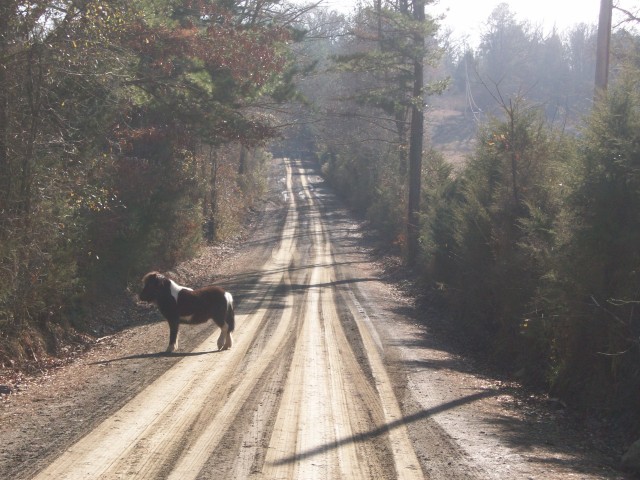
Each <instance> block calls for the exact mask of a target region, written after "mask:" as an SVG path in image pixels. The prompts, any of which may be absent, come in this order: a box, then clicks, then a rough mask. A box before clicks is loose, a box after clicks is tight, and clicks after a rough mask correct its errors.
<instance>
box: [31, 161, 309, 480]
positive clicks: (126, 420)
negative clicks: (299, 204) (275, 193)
mask: <svg viewBox="0 0 640 480" xmlns="http://www.w3.org/2000/svg"><path fill="white" fill-rule="evenodd" d="M287 187H288V189H289V190H290V189H291V174H290V170H289V169H288V175H287ZM294 207H295V204H292V206H290V208H289V212H288V216H287V220H286V222H285V228H284V230H283V234H282V236H281V241H280V243H279V245H278V247H277V248H274V250H273V254H272V259H271V261H270V262H268V264H267V265H266V266H264V267H263V269H262V270H263V272H264V275H263V278H262V280H261V281H260V283H261V284H262V285H266V286H267V288H266V290H265V292H264V295H263V298H262V300H261V303H260V306H259V307H258V308H257V310H256V312H255V313H253V314H252V315H238V316H237V319H236V322H237V325H239V326H241V328H239V329H238V332H237V333H236V335H235V344H234V348H233V349H232V350H230V351H226V352H224V353H216V354H213V352H215V351H216V350H217V344H216V342H217V340H216V339H217V335H218V333H217V331H216V332H214V333H213V334H212V335H211V336H210V337H208V338H207V339H206V340H205V341H204V342H203V343H201V344H200V345H199V346H198V348H196V352H203V354H202V355H198V354H197V353H196V354H187V356H186V357H185V358H184V359H183V360H181V361H180V362H179V363H177V364H176V365H175V366H174V367H172V368H171V369H170V370H168V371H167V372H166V373H165V374H164V375H162V376H161V377H160V378H158V379H157V380H156V381H155V382H153V383H152V384H151V385H150V386H149V387H147V388H146V389H145V390H143V391H142V392H141V393H140V394H138V395H137V396H136V397H135V398H134V399H133V400H131V401H130V402H129V403H127V404H126V405H125V406H124V407H123V408H122V409H120V410H119V411H118V412H116V414H114V415H113V416H111V417H110V418H108V419H107V420H105V421H104V422H103V423H102V424H100V425H99V426H98V427H97V428H96V429H94V430H93V431H92V432H91V433H89V434H88V435H86V436H85V437H84V438H82V439H81V440H80V441H79V442H77V443H76V444H75V445H73V446H72V447H70V448H69V449H68V450H67V451H66V452H65V453H64V454H63V455H62V456H60V457H59V458H58V459H57V460H56V461H55V462H53V463H52V464H51V465H50V466H49V467H47V468H45V469H44V470H43V471H42V472H41V473H40V474H39V475H37V476H36V477H35V478H36V479H60V478H65V479H69V480H72V479H76V478H87V477H89V478H105V479H106V478H122V476H126V477H128V478H131V477H134V476H135V477H139V478H158V476H160V477H162V476H165V475H166V471H164V472H163V470H166V465H165V459H166V458H167V457H171V454H170V452H171V451H172V450H173V451H175V450H178V451H182V450H183V448H184V442H185V440H184V439H185V437H188V438H192V437H193V436H194V435H197V434H198V432H194V431H193V429H194V428H201V429H202V427H201V426H199V425H198V424H199V423H202V422H199V421H198V420H202V419H200V418H199V416H200V414H201V412H202V411H211V410H218V411H219V415H218V416H217V417H219V416H220V413H222V418H223V419H224V421H225V422H227V423H229V422H230V421H231V419H230V418H229V416H228V415H229V411H228V408H229V407H227V409H224V406H225V405H230V404H231V403H232V402H230V401H229V400H228V399H227V396H228V395H229V394H231V392H230V389H231V387H230V385H231V384H232V383H233V382H232V380H233V379H234V378H236V377H238V378H241V382H240V386H239V387H237V388H236V389H235V391H234V394H235V395H236V397H237V396H240V395H241V394H242V393H246V392H247V391H248V389H249V388H248V386H249V385H251V384H252V383H254V382H255V380H256V379H257V376H259V374H260V373H262V371H264V368H266V365H265V366H264V367H263V368H262V370H261V369H260V364H256V366H255V367H254V369H253V370H250V371H243V372H239V371H238V367H239V365H240V363H241V362H242V360H243V358H244V356H245V355H246V353H247V350H248V348H249V346H250V344H251V340H252V339H253V338H255V337H256V336H257V335H259V333H260V331H261V325H262V320H263V318H264V317H265V316H266V315H267V313H268V312H269V311H270V309H269V306H270V305H269V302H270V298H271V297H272V295H271V294H272V292H273V291H274V290H275V289H276V287H277V286H278V285H279V284H280V283H282V282H284V283H286V281H287V280H286V278H285V277H286V273H287V267H288V262H289V254H290V252H291V251H292V250H293V249H294V240H295V231H296V223H297V214H296V211H295V208H294ZM281 312H282V315H283V316H284V315H287V312H290V308H284V309H283V310H281ZM279 323H280V325H281V328H279V329H278V330H277V332H276V333H275V334H274V335H273V337H272V339H271V341H270V343H269V344H268V345H269V346H270V348H271V349H272V350H274V351H275V350H277V347H278V346H279V345H280V343H281V341H283V340H284V332H285V331H286V330H287V329H288V321H287V319H286V318H285V319H284V321H283V320H282V319H281V320H280V322H279ZM270 353H271V354H273V353H272V352H270ZM236 392H239V393H236ZM211 399H217V402H212V401H211ZM234 400H236V398H234ZM205 404H206V408H204V407H205ZM238 408H239V407H238ZM214 420H218V418H215V419H214ZM209 425H211V422H210V423H209ZM218 429H220V430H222V429H224V423H222V424H216V430H218ZM209 430H210V428H207V427H205V428H204V429H203V431H204V433H205V434H207V433H209ZM204 438H206V439H207V442H208V443H209V444H211V438H210V436H207V437H204ZM196 444H197V445H196V448H195V450H193V449H190V450H188V451H187V458H193V457H194V456H195V458H197V460H198V461H200V462H201V461H202V455H200V450H199V448H200V444H198V442H196ZM183 458H184V457H183ZM205 460H206V459H205ZM180 462H182V463H180V464H179V465H183V464H184V462H188V461H187V460H180ZM192 462H193V460H192ZM195 473H197V471H196V472H195ZM181 478H186V477H181Z"/></svg>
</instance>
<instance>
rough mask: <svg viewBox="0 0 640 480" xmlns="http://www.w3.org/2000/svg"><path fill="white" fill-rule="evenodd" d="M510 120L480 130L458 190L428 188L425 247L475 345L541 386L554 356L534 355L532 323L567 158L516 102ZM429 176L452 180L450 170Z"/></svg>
mask: <svg viewBox="0 0 640 480" xmlns="http://www.w3.org/2000/svg"><path fill="white" fill-rule="evenodd" d="M505 114H506V115H505V116H506V119H505V120H502V121H497V120H496V121H494V122H493V123H492V124H490V125H488V126H487V127H486V128H485V129H483V131H482V132H481V134H480V136H479V138H478V147H477V149H476V152H475V154H474V155H473V157H472V158H471V159H470V160H469V163H468V164H467V166H466V168H465V169H464V171H463V172H461V174H460V175H459V176H458V177H457V178H456V179H455V180H452V181H451V180H449V181H448V182H447V183H445V184H444V185H445V187H444V188H443V187H442V185H441V184H440V183H439V182H435V181H434V180H433V179H432V180H431V181H429V182H428V183H427V186H428V187H427V192H428V195H429V201H430V202H431V204H432V205H431V207H430V210H429V211H428V212H429V217H430V218H429V220H428V222H427V224H426V231H425V232H424V234H423V243H424V244H425V246H426V248H425V254H426V256H427V261H428V262H429V276H430V278H431V279H432V280H433V282H434V283H436V284H437V285H439V287H440V289H441V290H442V291H443V294H444V298H445V299H446V302H447V305H448V308H449V309H450V310H451V312H453V315H454V318H455V319H456V321H457V322H459V323H460V325H461V326H462V327H463V328H464V329H465V330H466V331H467V332H468V333H469V334H470V336H471V337H472V338H474V339H475V343H476V345H477V346H478V347H479V348H481V349H483V350H486V351H488V352H492V353H491V355H492V356H493V357H494V360H496V361H499V362H505V363H509V364H511V365H517V366H518V369H520V368H526V369H528V370H529V374H530V377H531V378H534V377H535V378H536V379H537V380H541V379H543V378H544V374H545V372H546V369H547V368H548V366H549V361H550V359H549V358H548V355H549V352H548V350H545V349H544V348H543V351H535V350H536V349H537V348H539V347H540V346H536V345H534V344H536V342H537V336H536V335H534V336H531V335H530V333H529V332H531V331H532V328H531V326H532V325H533V324H532V323H531V315H532V312H534V313H535V312H536V310H537V308H538V307H537V306H536V289H537V288H538V283H539V281H540V278H541V277H542V276H543V275H544V273H545V268H546V267H547V259H546V257H545V254H548V252H549V251H550V250H551V249H552V248H553V244H554V232H553V228H554V222H555V219H556V217H557V215H558V212H559V206H560V197H559V193H560V192H559V191H557V190H555V189H553V188H549V185H550V182H552V181H555V180H556V178H557V175H558V172H559V171H560V169H559V166H558V163H559V160H560V159H564V160H565V161H566V160H567V159H568V158H570V155H571V150H570V149H569V147H568V146H567V144H566V142H564V141H562V140H561V139H560V138H557V137H556V136H555V135H554V133H553V132H552V131H550V130H549V129H548V128H547V127H546V126H545V125H544V122H543V120H542V119H541V116H540V114H539V111H537V110H534V109H531V108H526V107H524V106H523V105H522V104H521V103H520V102H515V103H514V104H512V105H510V106H508V107H507V106H505ZM433 168H434V169H435V171H434V173H435V174H437V175H439V176H440V177H441V178H443V180H447V179H448V178H450V172H449V171H448V170H447V169H446V168H444V167H440V168H439V169H437V164H436V165H434V167H433ZM436 178H437V177H436ZM535 328H538V324H536V326H535ZM542 330H544V328H543V329H542ZM530 337H531V338H530ZM543 343H544V342H543ZM527 345H528V347H527V348H525V347H526V346H527Z"/></svg>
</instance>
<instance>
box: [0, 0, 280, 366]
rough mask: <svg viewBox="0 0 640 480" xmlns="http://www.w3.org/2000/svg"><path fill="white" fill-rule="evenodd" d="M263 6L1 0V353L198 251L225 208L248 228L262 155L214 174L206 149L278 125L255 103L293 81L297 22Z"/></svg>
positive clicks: (33, 345) (15, 351)
mask: <svg viewBox="0 0 640 480" xmlns="http://www.w3.org/2000/svg"><path fill="white" fill-rule="evenodd" d="M263 5H265V4H264V3H261V4H260V5H258V4H256V5H252V6H247V5H244V4H243V5H242V8H239V7H240V5H239V4H237V3H236V2H217V1H203V2H194V1H191V0H178V1H173V0H171V1H167V0H151V1H149V0H136V1H134V2H130V1H124V0H122V1H120V0H115V1H111V2H104V1H102V0H86V1H82V2H76V1H70V0H69V1H67V0H63V1H56V2H51V1H48V0H35V1H33V2H29V3H28V5H27V4H25V2H18V1H14V0H9V1H7V2H1V5H0V271H2V272H3V274H2V275H1V276H0V361H5V360H6V359H8V358H14V359H19V358H24V356H25V355H31V354H33V355H35V353H37V352H36V350H37V349H43V348H45V347H51V346H52V345H54V346H55V343H56V342H55V341H54V342H53V343H51V342H49V343H47V342H45V341H44V340H43V339H44V338H45V337H51V336H52V335H53V338H54V340H55V336H56V335H57V334H58V333H53V334H52V332H59V331H60V328H62V329H64V328H66V327H67V326H68V324H69V322H73V323H74V324H75V326H82V324H84V323H85V322H83V320H82V308H86V306H87V305H89V304H90V301H97V302H99V301H104V300H105V295H107V294H108V293H109V292H107V291H106V290H105V287H106V286H109V287H110V288H111V289H112V290H113V289H115V290H118V289H121V288H122V287H123V286H124V285H125V282H127V281H129V280H131V279H132V278H135V277H137V276H138V275H139V274H140V273H141V272H142V271H144V270H147V269H149V268H164V267H169V266H171V265H172V264H174V263H175V262H176V261H178V260H181V259H182V258H185V257H186V256H189V255H190V254H192V253H193V252H194V251H195V249H197V248H198V246H199V245H200V243H201V240H202V232H203V225H204V224H205V222H206V221H210V220H211V219H212V218H213V217H214V216H216V215H217V216H218V217H220V218H218V224H219V225H223V226H224V228H221V229H220V231H219V234H220V235H231V234H233V231H234V229H237V226H238V222H239V221H240V220H239V219H241V217H242V212H243V211H244V210H246V206H245V204H244V202H245V201H246V200H248V199H250V198H251V197H255V194H256V192H257V191H258V189H255V190H253V188H254V187H255V186H256V185H257V182H256V181H255V176H256V175H258V173H256V171H261V170H260V169H261V168H262V167H261V166H260V165H259V164H258V163H257V162H247V163H246V165H245V167H246V168H245V170H244V171H243V172H241V173H240V172H239V171H238V169H237V168H235V167H232V165H233V162H231V161H230V162H229V163H228V164H229V166H230V167H231V168H227V169H226V170H225V169H222V170H221V171H220V172H218V173H219V175H218V176H217V181H212V179H211V178H210V176H211V174H212V172H213V168H212V167H211V157H210V156H208V155H205V154H204V153H203V152H204V151H206V149H207V148H222V147H221V146H223V145H226V144H229V143H234V144H235V145H236V146H237V145H238V144H240V143H242V144H246V145H251V146H257V145H259V144H261V143H262V142H263V141H264V140H266V139H268V138H270V137H271V136H272V135H273V134H274V130H273V128H272V127H271V125H270V117H268V116H267V115H264V114H262V113H261V112H260V111H259V109H257V108H254V106H255V104H256V102H257V101H258V100H261V99H262V98H263V96H264V95H268V94H270V93H274V92H275V91H276V88H275V87H274V85H278V86H279V87H280V89H281V90H283V91H284V88H285V87H286V85H285V83H286V82H284V81H280V78H279V76H280V74H281V73H282V71H283V69H284V67H285V65H286V63H287V61H288V58H289V57H288V50H287V46H286V44H287V42H288V38H289V34H288V30H287V28H285V27H283V26H281V22H280V21H279V19H278V18H277V16H276V15H275V14H274V12H273V11H267V10H264V11H262V10H261V8H262V6H263ZM267 17H268V18H267ZM249 18H250V19H251V21H248V19H249ZM280 95H281V96H282V95H284V94H283V93H280ZM205 146H206V147H205ZM233 155H235V154H232V155H231V156H233ZM216 189H217V190H218V191H216ZM248 190H251V193H249V192H248ZM214 197H215V198H219V199H220V205H221V206H222V207H224V208H222V207H221V208H218V209H217V210H215V211H212V209H211V203H212V202H211V199H212V198H214ZM253 200H254V201H255V198H254V199H253ZM227 207H228V208H227ZM223 219H224V220H223ZM27 346H28V348H29V349H31V350H30V351H31V354H28V353H27V350H26V348H27ZM54 350H55V348H54ZM53 353H55V352H53ZM33 355H32V356H33ZM38 356H39V355H38Z"/></svg>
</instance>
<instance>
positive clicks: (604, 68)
mask: <svg viewBox="0 0 640 480" xmlns="http://www.w3.org/2000/svg"><path fill="white" fill-rule="evenodd" d="M612 12H613V0H600V20H599V22H598V46H597V48H596V82H595V96H596V99H597V97H598V96H599V95H600V94H601V93H602V92H604V91H606V90H607V83H608V80H609V44H610V43H611V16H612Z"/></svg>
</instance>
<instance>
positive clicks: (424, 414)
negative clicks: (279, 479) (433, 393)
mask: <svg viewBox="0 0 640 480" xmlns="http://www.w3.org/2000/svg"><path fill="white" fill-rule="evenodd" d="M500 393H501V391H500V390H498V389H496V390H486V391H483V392H479V393H474V394H473V395H468V396H466V397H463V398H459V399H457V400H453V401H451V402H447V403H443V404H442V405H438V406H437V407H433V408H429V409H427V410H422V411H421V412H418V413H415V414H413V415H409V416H406V417H403V418H401V419H399V420H395V421H393V422H390V423H388V424H386V425H382V426H380V427H378V428H374V429H373V430H370V431H368V432H364V433H359V434H357V435H352V436H351V437H347V438H341V439H338V440H337V441H336V442H333V443H330V444H326V445H321V446H319V447H316V448H312V449H311V450H307V451H306V452H300V453H297V454H295V455H291V456H289V457H285V458H282V459H280V460H278V461H277V462H274V465H286V464H289V463H295V462H299V461H300V460H304V459H305V458H310V457H314V456H316V455H321V454H323V453H326V452H328V451H330V450H334V449H337V448H339V447H341V446H343V445H348V444H351V443H362V442H366V441H369V440H371V439H372V438H375V437H378V436H380V435H384V434H386V433H388V432H389V431H390V430H393V429H394V428H398V427H401V426H403V425H408V424H410V423H414V422H419V421H420V420H425V419H427V418H429V417H432V416H433V415H436V414H438V413H441V412H444V411H447V410H451V409H454V408H457V407H460V406H462V405H465V404H467V403H471V402H476V401H478V400H482V399H483V398H487V397H495V396H498V395H500Z"/></svg>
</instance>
